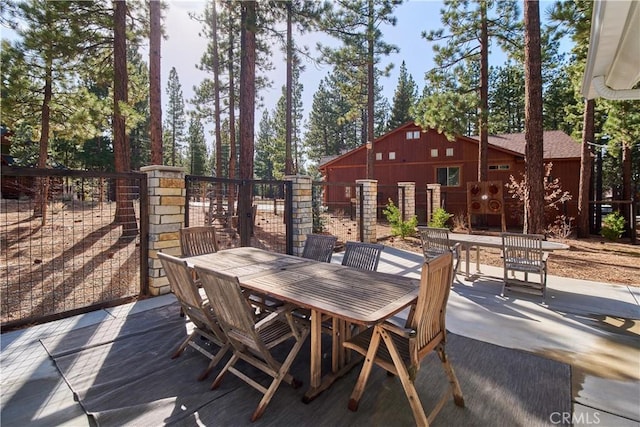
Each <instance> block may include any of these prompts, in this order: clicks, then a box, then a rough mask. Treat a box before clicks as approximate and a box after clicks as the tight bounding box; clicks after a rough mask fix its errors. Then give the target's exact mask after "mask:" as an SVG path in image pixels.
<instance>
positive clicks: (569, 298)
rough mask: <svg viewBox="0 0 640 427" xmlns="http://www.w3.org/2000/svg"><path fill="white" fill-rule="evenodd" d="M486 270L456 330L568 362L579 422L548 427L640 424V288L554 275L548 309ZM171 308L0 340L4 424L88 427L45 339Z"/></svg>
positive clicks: (463, 294) (390, 259) (462, 303)
mask: <svg viewBox="0 0 640 427" xmlns="http://www.w3.org/2000/svg"><path fill="white" fill-rule="evenodd" d="M341 257H342V254H335V255H334V257H333V262H340V260H341ZM421 262H422V256H421V255H419V254H416V253H412V252H405V251H400V250H397V249H394V248H389V247H387V248H385V250H384V252H383V255H382V258H381V261H380V265H379V268H378V270H379V271H384V272H389V273H395V274H402V275H408V276H413V277H418V276H419V269H420V265H421ZM481 270H482V273H483V274H482V275H480V276H477V277H476V278H475V280H474V281H468V280H465V279H464V277H463V275H462V274H459V275H457V277H456V281H455V284H454V286H453V289H452V292H451V295H450V298H449V304H448V309H447V329H448V330H449V331H451V332H453V333H455V334H458V335H462V336H467V337H471V338H475V339H477V340H481V341H484V342H488V343H492V344H496V345H499V346H502V347H508V348H514V349H520V350H525V351H529V352H531V353H534V354H537V355H540V356H543V357H546V358H550V359H554V360H557V361H560V362H564V363H567V364H570V365H571V374H572V403H573V414H571V415H570V420H568V419H567V418H565V419H564V420H561V419H560V416H561V415H556V416H555V418H553V419H551V418H550V421H549V424H550V425H553V424H560V425H568V424H569V422H567V421H570V423H571V424H573V425H594V424H596V425H603V426H640V339H639V336H640V324H639V323H640V320H639V319H640V288H638V287H630V286H621V285H611V284H604V283H598V282H592V281H584V280H576V279H569V278H564V277H556V276H549V278H548V291H547V305H542V304H541V298H540V297H537V296H533V295H527V294H519V293H515V292H508V293H507V294H506V295H505V298H503V297H501V296H500V290H501V281H500V279H499V278H500V277H502V269H500V268H496V267H489V266H481ZM174 301H175V299H174V297H173V296H172V295H165V296H161V297H156V298H151V299H147V300H143V301H139V302H136V303H132V304H127V305H123V306H119V307H114V308H109V309H104V310H99V311H95V312H91V313H87V314H83V315H79V316H75V317H72V318H68V319H63V320H59V321H56V322H51V323H47V324H43V325H37V326H34V327H31V328H27V329H22V330H19V331H13V332H8V333H5V334H2V336H1V337H0V340H1V353H0V369H1V371H0V376H1V409H2V414H1V417H2V418H1V420H0V421H1V422H2V425H5V426H23V425H30V426H53V425H68V426H86V425H91V421H90V419H89V418H88V417H87V416H86V414H85V413H84V411H83V410H82V408H81V407H80V405H79V404H78V403H77V402H76V401H74V398H73V394H72V392H71V390H70V389H69V387H68V386H67V384H66V382H65V381H64V379H63V378H62V377H61V375H60V373H59V372H58V370H57V368H56V367H55V366H54V363H53V361H52V360H51V358H50V357H49V355H48V354H47V352H46V351H45V349H44V347H43V346H42V344H41V343H40V342H39V339H41V338H45V337H50V336H53V335H58V334H63V333H65V332H68V331H70V330H74V329H77V328H82V327H85V326H89V325H94V324H97V323H101V322H108V321H112V320H114V319H121V318H123V317H126V316H127V315H130V314H134V313H137V312H140V311H144V310H149V309H152V308H156V307H160V306H163V305H167V304H171V303H173V302H174ZM496 363H500V361H496ZM532 386H533V387H535V384H534V385H532ZM563 416H564V417H567V415H563ZM550 417H551V414H550Z"/></svg>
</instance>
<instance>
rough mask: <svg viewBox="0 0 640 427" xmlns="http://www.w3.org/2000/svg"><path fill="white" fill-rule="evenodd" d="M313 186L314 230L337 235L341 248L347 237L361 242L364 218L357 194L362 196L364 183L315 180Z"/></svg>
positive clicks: (319, 232)
mask: <svg viewBox="0 0 640 427" xmlns="http://www.w3.org/2000/svg"><path fill="white" fill-rule="evenodd" d="M358 187H359V188H360V190H358ZM311 188H312V191H311V194H312V201H311V206H312V213H313V232H314V233H316V234H331V235H333V236H336V237H337V238H338V241H337V243H336V247H337V248H340V247H342V246H343V245H344V244H345V243H346V242H347V241H358V242H361V241H362V234H363V231H362V218H361V212H360V211H359V210H358V209H357V206H358V200H357V197H360V198H361V197H362V191H361V190H362V185H359V184H354V183H326V182H321V181H314V182H313V184H312V187H311ZM360 203H362V200H361V201H360Z"/></svg>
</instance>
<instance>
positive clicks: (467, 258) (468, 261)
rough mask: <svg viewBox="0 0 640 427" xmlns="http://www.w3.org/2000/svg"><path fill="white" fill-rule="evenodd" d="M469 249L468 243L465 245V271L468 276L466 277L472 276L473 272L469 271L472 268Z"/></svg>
mask: <svg viewBox="0 0 640 427" xmlns="http://www.w3.org/2000/svg"><path fill="white" fill-rule="evenodd" d="M469 249H470V248H469V246H467V245H465V246H464V252H465V260H464V261H465V266H466V267H467V269H466V271H465V273H466V277H465V278H466V279H469V278H470V277H471V273H470V272H469V270H471V267H470V259H469V253H470V252H471V251H470V250H469Z"/></svg>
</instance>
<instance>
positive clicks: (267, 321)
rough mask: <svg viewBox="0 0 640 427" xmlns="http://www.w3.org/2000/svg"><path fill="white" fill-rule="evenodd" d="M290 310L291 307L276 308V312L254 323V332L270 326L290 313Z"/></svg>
mask: <svg viewBox="0 0 640 427" xmlns="http://www.w3.org/2000/svg"><path fill="white" fill-rule="evenodd" d="M292 308H293V307H292V306H291V305H282V306H280V307H278V308H277V309H276V310H274V311H272V312H271V313H269V314H268V315H267V316H266V317H263V318H262V319H260V321H258V322H257V323H256V326H255V329H256V331H260V330H261V329H262V328H264V327H265V326H269V325H270V324H272V323H273V322H275V321H276V320H278V319H279V318H280V317H283V316H284V315H285V314H286V313H288V312H291V310H292Z"/></svg>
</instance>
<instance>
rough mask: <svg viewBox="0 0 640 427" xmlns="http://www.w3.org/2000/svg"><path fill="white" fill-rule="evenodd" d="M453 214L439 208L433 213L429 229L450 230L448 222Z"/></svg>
mask: <svg viewBox="0 0 640 427" xmlns="http://www.w3.org/2000/svg"><path fill="white" fill-rule="evenodd" d="M452 216H453V214H450V213H449V212H447V211H446V210H444V208H438V209H436V210H435V211H433V215H432V216H431V221H429V227H433V228H448V227H447V221H449V218H451V217H452Z"/></svg>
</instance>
